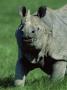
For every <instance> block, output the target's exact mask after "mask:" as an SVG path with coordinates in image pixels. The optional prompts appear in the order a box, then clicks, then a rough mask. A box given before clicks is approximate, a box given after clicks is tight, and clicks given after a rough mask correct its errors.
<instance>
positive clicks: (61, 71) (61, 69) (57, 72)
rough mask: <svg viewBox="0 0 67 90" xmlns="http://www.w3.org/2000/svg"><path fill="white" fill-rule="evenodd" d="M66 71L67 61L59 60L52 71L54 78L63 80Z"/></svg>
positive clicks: (54, 79)
mask: <svg viewBox="0 0 67 90" xmlns="http://www.w3.org/2000/svg"><path fill="white" fill-rule="evenodd" d="M65 71H66V62H64V61H58V62H56V63H55V64H54V65H53V73H52V76H51V77H52V80H53V81H57V80H61V81H62V80H63V79H64V76H65Z"/></svg>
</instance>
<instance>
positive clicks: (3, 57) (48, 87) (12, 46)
mask: <svg viewBox="0 0 67 90" xmlns="http://www.w3.org/2000/svg"><path fill="white" fill-rule="evenodd" d="M66 3H67V0H36V1H35V0H0V90H34V89H35V90H66V89H67V76H65V79H64V80H63V82H61V83H59V82H57V83H51V82H50V81H49V80H48V76H47V75H45V73H43V72H42V71H41V70H40V69H35V70H33V71H32V72H30V73H29V74H28V76H27V80H26V85H25V87H22V86H21V87H14V86H13V81H14V75H15V65H16V61H17V44H16V39H15V31H16V28H17V27H18V25H19V23H20V17H19V14H18V9H19V6H21V5H22V6H24V5H25V6H26V7H27V8H29V9H30V10H31V13H33V12H35V11H36V10H37V8H38V7H39V6H40V5H46V6H49V7H52V8H59V7H61V6H63V5H64V4H66Z"/></svg>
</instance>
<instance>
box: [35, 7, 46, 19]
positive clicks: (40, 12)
mask: <svg viewBox="0 0 67 90" xmlns="http://www.w3.org/2000/svg"><path fill="white" fill-rule="evenodd" d="M46 10H47V7H46V6H41V7H39V9H38V12H37V16H38V17H40V18H42V17H44V16H45V14H46Z"/></svg>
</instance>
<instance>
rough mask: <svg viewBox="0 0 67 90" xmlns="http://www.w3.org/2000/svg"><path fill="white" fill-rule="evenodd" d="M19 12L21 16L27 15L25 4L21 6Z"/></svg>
mask: <svg viewBox="0 0 67 90" xmlns="http://www.w3.org/2000/svg"><path fill="white" fill-rule="evenodd" d="M19 14H20V16H21V17H25V16H26V7H25V6H23V7H21V8H20V10H19Z"/></svg>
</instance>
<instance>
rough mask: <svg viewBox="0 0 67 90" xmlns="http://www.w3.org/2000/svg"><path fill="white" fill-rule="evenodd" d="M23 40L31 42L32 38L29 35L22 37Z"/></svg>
mask: <svg viewBox="0 0 67 90" xmlns="http://www.w3.org/2000/svg"><path fill="white" fill-rule="evenodd" d="M23 39H24V42H27V43H32V38H31V37H24V38H23Z"/></svg>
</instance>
